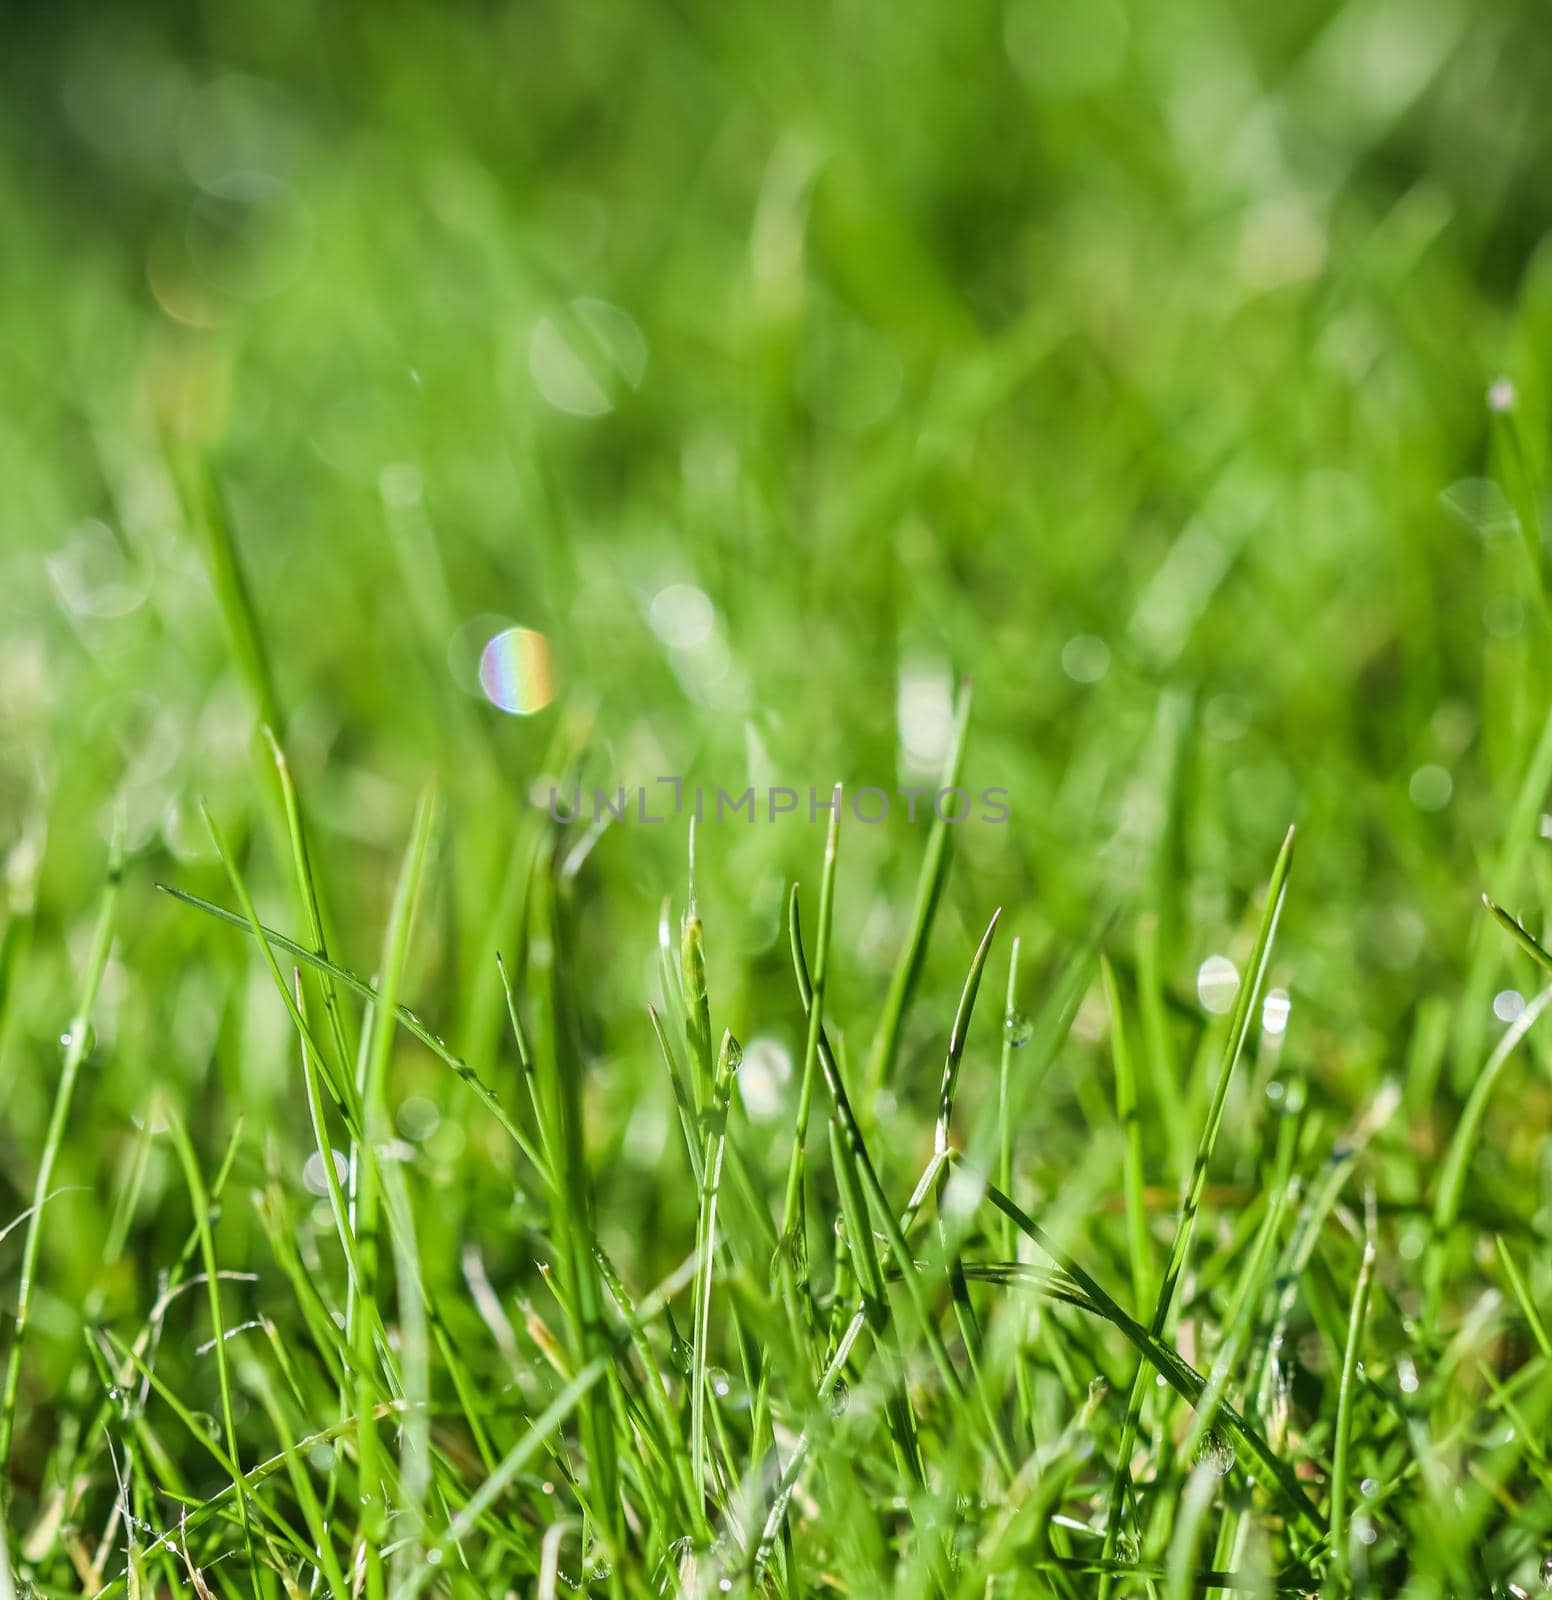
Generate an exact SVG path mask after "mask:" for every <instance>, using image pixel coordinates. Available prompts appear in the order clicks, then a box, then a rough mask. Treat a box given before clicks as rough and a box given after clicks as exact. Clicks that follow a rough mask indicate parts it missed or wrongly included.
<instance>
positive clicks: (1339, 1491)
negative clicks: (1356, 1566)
mask: <svg viewBox="0 0 1552 1600" xmlns="http://www.w3.org/2000/svg"><path fill="white" fill-rule="evenodd" d="M1374 1254H1375V1252H1374V1239H1373V1237H1372V1235H1371V1236H1370V1237H1368V1238H1366V1239H1365V1240H1364V1245H1363V1257H1362V1259H1361V1261H1360V1262H1359V1266H1358V1280H1357V1282H1356V1283H1355V1284H1354V1285H1353V1301H1352V1307H1351V1309H1350V1311H1349V1313H1348V1320H1347V1343H1346V1345H1345V1347H1344V1348H1343V1351H1342V1377H1341V1387H1340V1388H1339V1389H1338V1391H1337V1406H1336V1435H1335V1439H1334V1441H1333V1445H1332V1451H1331V1553H1332V1555H1333V1556H1334V1557H1335V1559H1336V1561H1337V1564H1338V1566H1339V1568H1341V1569H1342V1570H1343V1571H1345V1570H1346V1568H1347V1564H1348V1549H1349V1540H1348V1538H1347V1534H1348V1531H1349V1530H1348V1526H1347V1479H1348V1458H1349V1456H1350V1454H1351V1452H1352V1436H1353V1402H1354V1399H1355V1396H1356V1391H1357V1386H1358V1355H1359V1352H1360V1351H1361V1350H1362V1348H1363V1330H1364V1324H1365V1322H1366V1321H1367V1320H1368V1315H1369V1294H1370V1291H1371V1289H1372V1288H1373V1284H1374Z"/></svg>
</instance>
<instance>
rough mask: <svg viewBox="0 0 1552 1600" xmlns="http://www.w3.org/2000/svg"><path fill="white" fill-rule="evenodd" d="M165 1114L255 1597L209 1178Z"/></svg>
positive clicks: (184, 1134)
mask: <svg viewBox="0 0 1552 1600" xmlns="http://www.w3.org/2000/svg"><path fill="white" fill-rule="evenodd" d="M161 1111H162V1116H163V1118H164V1119H165V1121H166V1123H167V1133H168V1137H169V1138H170V1139H171V1141H172V1147H173V1149H174V1151H175V1152H176V1153H177V1157H178V1163H179V1165H180V1166H181V1167H182V1168H183V1179H184V1182H185V1183H186V1184H187V1186H188V1191H189V1202H190V1204H191V1205H192V1206H193V1208H194V1226H195V1227H196V1228H197V1229H198V1231H199V1253H200V1256H201V1258H202V1260H203V1262H204V1266H205V1288H206V1294H207V1296H208V1298H209V1303H210V1331H211V1334H212V1336H213V1341H214V1342H213V1348H214V1351H215V1359H216V1381H217V1384H218V1385H219V1387H220V1391H221V1426H222V1431H223V1434H224V1436H225V1439H226V1452H225V1453H226V1456H227V1459H228V1461H229V1462H230V1465H231V1475H232V1486H233V1488H234V1490H235V1491H236V1497H237V1520H238V1522H239V1523H240V1524H241V1526H242V1536H243V1543H244V1545H245V1546H246V1547H247V1551H248V1560H249V1562H250V1563H251V1564H252V1565H251V1566H250V1571H249V1584H250V1587H251V1589H252V1592H253V1594H254V1597H255V1600H258V1596H259V1595H260V1593H261V1591H260V1588H259V1573H258V1567H257V1565H256V1563H255V1556H254V1548H253V1525H252V1523H251V1522H250V1520H249V1516H248V1495H247V1492H246V1490H245V1489H244V1487H243V1483H242V1464H241V1461H240V1460H239V1458H238V1453H237V1419H236V1416H235V1414H234V1412H233V1409H232V1373H231V1365H230V1363H229V1361H228V1360H227V1351H226V1320H225V1317H224V1315H223V1313H222V1309H221V1276H220V1273H219V1272H218V1271H217V1270H216V1246H215V1234H214V1232H213V1230H212V1228H211V1225H210V1199H209V1195H208V1194H207V1192H206V1189H205V1180H204V1178H203V1177H202V1176H201V1175H200V1170H199V1160H198V1158H197V1157H196V1156H195V1154H194V1145H193V1143H192V1141H191V1140H190V1139H189V1132H188V1129H187V1128H185V1127H184V1125H183V1119H182V1118H181V1117H180V1116H179V1115H178V1113H177V1110H176V1109H175V1108H174V1107H173V1105H172V1104H171V1103H170V1102H169V1101H167V1100H165V1099H164V1101H163V1103H162V1107H161Z"/></svg>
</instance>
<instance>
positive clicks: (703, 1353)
mask: <svg viewBox="0 0 1552 1600" xmlns="http://www.w3.org/2000/svg"><path fill="white" fill-rule="evenodd" d="M739 1054H740V1052H739V1048H738V1043H737V1041H736V1040H735V1039H734V1038H733V1035H732V1034H731V1033H724V1034H723V1035H722V1047H721V1049H720V1050H719V1051H718V1054H717V1067H716V1074H715V1076H714V1078H713V1080H712V1088H711V1103H710V1105H709V1106H708V1107H707V1110H706V1119H705V1120H706V1154H705V1159H704V1161H703V1163H702V1172H703V1173H704V1177H703V1178H702V1179H701V1199H700V1215H699V1219H698V1221H697V1222H696V1227H695V1259H696V1268H695V1303H694V1310H693V1314H692V1316H693V1327H694V1334H693V1336H692V1340H691V1364H690V1482H691V1483H692V1484H693V1485H694V1486H695V1505H696V1509H697V1512H698V1514H699V1517H700V1521H701V1524H702V1531H703V1532H704V1533H706V1534H708V1535H709V1534H710V1531H711V1528H710V1524H709V1523H708V1522H707V1521H706V1395H707V1391H708V1389H709V1388H710V1383H709V1380H708V1378H707V1376H706V1368H707V1357H708V1354H709V1351H710V1345H711V1285H712V1276H713V1272H714V1269H715V1267H716V1257H717V1193H718V1190H719V1189H720V1187H721V1184H722V1152H723V1149H724V1147H725V1146H726V1143H727V1119H728V1107H729V1105H730V1104H731V1102H732V1098H733V1074H734V1072H735V1071H736V1070H737V1067H738V1058H739Z"/></svg>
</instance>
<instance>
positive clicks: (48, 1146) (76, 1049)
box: [0, 821, 124, 1511]
mask: <svg viewBox="0 0 1552 1600" xmlns="http://www.w3.org/2000/svg"><path fill="white" fill-rule="evenodd" d="M123 876H124V846H123V825H122V821H120V822H119V823H117V824H116V825H115V828H114V836H113V843H112V845H111V846H110V848H109V852H108V873H107V881H106V883H105V884H104V886H103V892H102V901H101V904H100V906H99V908H98V912H97V923H96V927H95V928H94V929H93V932H92V942H91V947H90V949H89V951H88V953H87V957H86V965H85V966H84V967H83V968H82V969H81V983H80V988H79V989H78V990H77V992H76V1003H75V1012H74V1014H73V1015H72V1017H71V1019H70V1026H69V1028H68V1030H67V1031H66V1033H65V1037H64V1041H63V1043H64V1050H65V1055H64V1061H63V1063H62V1064H61V1066H60V1071H59V1081H58V1083H57V1084H56V1085H55V1087H54V1101H53V1105H52V1106H51V1108H50V1110H49V1121H48V1129H47V1131H46V1132H45V1133H44V1136H43V1153H42V1156H41V1158H40V1159H39V1162H38V1171H37V1176H36V1177H35V1179H34V1180H33V1187H32V1208H31V1210H30V1211H29V1213H28V1215H27V1231H26V1234H25V1235H24V1236H23V1239H22V1257H21V1264H20V1266H19V1267H18V1269H17V1276H16V1321H15V1323H14V1325H13V1327H12V1329H11V1347H10V1349H9V1351H7V1353H6V1359H5V1389H4V1392H3V1394H0V1511H3V1509H4V1500H5V1490H4V1487H3V1486H4V1483H5V1481H6V1478H7V1472H8V1468H9V1466H10V1461H11V1440H12V1436H13V1433H14V1431H15V1427H16V1402H17V1397H18V1394H19V1391H20V1387H21V1375H22V1347H23V1344H24V1342H25V1340H26V1336H27V1324H28V1320H29V1317H30V1315H31V1312H32V1294H33V1287H34V1284H35V1282H36V1278H37V1270H38V1249H39V1246H40V1244H41V1243H42V1238H43V1213H44V1207H45V1206H46V1204H47V1202H48V1197H49V1194H50V1191H51V1189H52V1186H53V1181H54V1166H55V1164H56V1162H57V1161H58V1160H59V1152H60V1150H61V1149H62V1148H63V1146H64V1142H65V1129H66V1127H67V1126H68V1124H69V1121H70V1105H71V1102H72V1100H73V1099H74V1098H75V1087H76V1080H77V1078H79V1076H80V1073H81V1063H82V1062H83V1061H85V1059H86V1055H87V1051H88V1050H89V1049H90V1048H91V1040H92V1031H91V1030H92V1013H93V1011H95V1010H96V1007H97V995H98V991H99V990H100V989H101V987H102V976H103V973H104V972H105V971H106V970H107V966H108V956H109V953H110V952H111V950H112V948H113V932H114V919H115V915H116V913H117V909H118V899H119V885H120V882H121V881H122V879H123Z"/></svg>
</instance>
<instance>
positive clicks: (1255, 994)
mask: <svg viewBox="0 0 1552 1600" xmlns="http://www.w3.org/2000/svg"><path fill="white" fill-rule="evenodd" d="M1293 841H1294V830H1293V829H1292V828H1289V830H1288V833H1287V837H1286V838H1285V839H1284V840H1283V845H1282V849H1281V850H1280V851H1279V852H1278V855H1277V860H1276V862H1275V863H1274V864H1273V867H1272V876H1271V879H1270V881H1269V883H1268V884H1267V891H1266V902H1265V906H1264V908H1263V910H1262V913H1261V924H1260V927H1259V928H1258V929H1257V930H1256V940H1255V944H1254V946H1253V947H1252V949H1251V954H1250V961H1249V963H1248V965H1247V968H1246V972H1245V981H1244V982H1243V983H1242V984H1241V985H1240V989H1239V993H1238V995H1237V996H1236V998H1235V1003H1234V1012H1233V1015H1232V1017H1231V1019H1230V1022H1229V1035H1228V1039H1227V1041H1226V1042H1225V1044H1224V1050H1223V1060H1222V1063H1221V1065H1220V1066H1219V1069H1218V1080H1217V1083H1216V1085H1215V1086H1214V1088H1213V1096H1212V1102H1211V1104H1210V1105H1209V1107H1208V1111H1207V1120H1206V1122H1205V1123H1204V1124H1203V1126H1202V1132H1201V1136H1200V1138H1199V1139H1198V1141H1197V1146H1196V1158H1195V1160H1194V1161H1193V1162H1192V1165H1191V1175H1190V1177H1189V1179H1188V1180H1187V1183H1186V1191H1185V1196H1184V1199H1183V1202H1182V1204H1181V1208H1180V1220H1179V1222H1178V1224H1177V1225H1176V1228H1175V1238H1174V1242H1173V1244H1172V1245H1171V1246H1170V1252H1169V1262H1168V1265H1167V1266H1166V1267H1165V1270H1164V1278H1163V1281H1162V1283H1161V1284H1160V1286H1159V1294H1158V1299H1157V1301H1156V1303H1155V1305H1154V1308H1153V1317H1152V1319H1151V1321H1150V1322H1149V1325H1148V1331H1149V1333H1150V1334H1151V1335H1152V1336H1153V1337H1154V1338H1155V1339H1158V1338H1162V1336H1163V1334H1164V1332H1165V1330H1166V1328H1167V1327H1168V1325H1169V1318H1170V1313H1171V1311H1172V1310H1173V1309H1174V1302H1175V1291H1176V1289H1177V1288H1178V1286H1179V1283H1180V1279H1181V1276H1182V1274H1183V1273H1184V1272H1185V1269H1186V1264H1187V1262H1188V1260H1189V1259H1190V1253H1191V1239H1192V1235H1193V1233H1194V1232H1195V1229H1196V1218H1197V1213H1198V1211H1199V1210H1200V1209H1201V1204H1202V1190H1203V1188H1204V1187H1205V1185H1206V1183H1207V1167H1208V1164H1209V1162H1210V1161H1211V1160H1212V1153H1213V1147H1214V1145H1216V1143H1217V1141H1218V1130H1219V1128H1220V1127H1221V1126H1222V1125H1223V1110H1224V1106H1225V1105H1226V1104H1227V1102H1228V1096H1229V1084H1230V1083H1231V1082H1232V1080H1233V1077H1234V1069H1235V1068H1236V1067H1237V1066H1238V1064H1239V1058H1240V1053H1241V1051H1242V1050H1243V1049H1244V1045H1245V1040H1246V1037H1247V1036H1248V1035H1249V1032H1250V1024H1251V1019H1252V1018H1253V1017H1254V1015H1255V1006H1256V1002H1257V1000H1258V999H1259V998H1260V993H1261V983H1262V980H1263V978H1264V977H1265V976H1266V966H1267V961H1268V959H1269V958H1270V955H1271V949H1272V940H1273V938H1274V937H1275V935H1276V932H1277V920H1278V917H1279V915H1280V914H1281V912H1282V906H1283V896H1284V894H1285V893H1286V891H1287V886H1288V871H1289V868H1290V867H1291V866H1292V864H1293ZM1146 1394H1147V1384H1146V1374H1145V1369H1144V1367H1143V1366H1142V1365H1141V1364H1139V1365H1138V1368H1137V1374H1136V1377H1135V1378H1134V1380H1133V1383H1132V1392H1131V1395H1130V1397H1129V1399H1128V1401H1127V1406H1126V1417H1125V1420H1124V1421H1123V1423H1122V1426H1121V1442H1120V1446H1119V1448H1118V1450H1117V1453H1116V1467H1115V1475H1114V1477H1113V1479H1112V1482H1111V1488H1110V1510H1109V1515H1108V1517H1107V1519H1106V1523H1105V1555H1106V1557H1107V1558H1109V1557H1113V1556H1114V1555H1115V1553H1116V1550H1117V1548H1118V1543H1119V1540H1120V1535H1121V1515H1122V1511H1123V1509H1124V1507H1125V1504H1126V1498H1127V1494H1128V1491H1129V1490H1130V1487H1131V1457H1132V1446H1133V1443H1134V1441H1135V1440H1136V1437H1137V1425H1138V1421H1139V1419H1140V1417H1141V1414H1142V1405H1143V1400H1144V1398H1145V1397H1146ZM1099 1593H1100V1600H1108V1596H1109V1593H1110V1584H1109V1581H1108V1580H1102V1581H1101V1583H1100V1590H1099Z"/></svg>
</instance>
